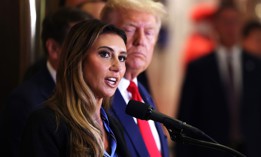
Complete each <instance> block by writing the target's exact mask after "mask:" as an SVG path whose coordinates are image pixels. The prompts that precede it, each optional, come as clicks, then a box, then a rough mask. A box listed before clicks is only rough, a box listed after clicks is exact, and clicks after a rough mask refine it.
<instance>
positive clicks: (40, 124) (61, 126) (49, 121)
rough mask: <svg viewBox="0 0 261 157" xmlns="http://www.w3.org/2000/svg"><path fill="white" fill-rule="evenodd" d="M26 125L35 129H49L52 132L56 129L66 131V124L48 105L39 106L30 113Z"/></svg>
mask: <svg viewBox="0 0 261 157" xmlns="http://www.w3.org/2000/svg"><path fill="white" fill-rule="evenodd" d="M27 127H30V128H31V129H36V130H49V131H51V132H53V133H55V132H57V131H68V130H67V125H66V124H65V121H64V120H63V119H62V118H59V119H58V118H57V116H56V114H55V112H54V111H53V110H52V109H51V108H49V107H46V106H44V107H41V108H39V109H37V110H35V111H34V112H32V114H31V115H30V117H29V119H28V121H27Z"/></svg>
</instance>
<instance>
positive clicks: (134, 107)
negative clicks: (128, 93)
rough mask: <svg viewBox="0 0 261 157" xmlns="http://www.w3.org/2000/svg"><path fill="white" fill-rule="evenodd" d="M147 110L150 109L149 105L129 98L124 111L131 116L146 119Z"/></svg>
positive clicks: (147, 115)
mask: <svg viewBox="0 0 261 157" xmlns="http://www.w3.org/2000/svg"><path fill="white" fill-rule="evenodd" d="M149 110H150V105H148V104H145V103H142V102H139V101H135V100H130V101H129V103H128V105H127V107H126V110H125V112H126V113H127V114H128V115H130V116H132V117H135V118H138V119H142V120H148V119H149V118H148V117H149V112H148V111H149Z"/></svg>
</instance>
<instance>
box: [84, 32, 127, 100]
mask: <svg viewBox="0 0 261 157" xmlns="http://www.w3.org/2000/svg"><path fill="white" fill-rule="evenodd" d="M88 51H89V52H87V56H86V58H85V60H84V63H83V75H84V79H85V82H86V83H87V84H88V85H89V86H90V88H91V90H92V91H93V93H94V95H95V97H96V98H105V97H111V96H112V95H113V94H114V93H115V90H116V89H117V87H118V84H119V82H120V80H121V78H122V77H123V75H124V73H125V70H126V67H125V60H126V57H127V52H126V46H125V43H124V41H123V40H122V38H121V37H120V36H118V35H116V34H112V33H107V34H102V35H100V36H99V37H98V39H97V40H96V42H95V43H94V44H93V46H92V47H91V48H90V49H89V50H88Z"/></svg>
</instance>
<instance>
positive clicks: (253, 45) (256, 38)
mask: <svg viewBox="0 0 261 157" xmlns="http://www.w3.org/2000/svg"><path fill="white" fill-rule="evenodd" d="M260 43H261V23H260V22H259V21H257V20H251V21H247V22H246V24H245V25H244V27H243V30H242V46H243V48H244V49H246V50H247V51H248V52H249V53H251V54H253V55H255V56H257V57H259V58H261V44H260Z"/></svg>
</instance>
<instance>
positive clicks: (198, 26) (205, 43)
mask: <svg viewBox="0 0 261 157" xmlns="http://www.w3.org/2000/svg"><path fill="white" fill-rule="evenodd" d="M216 9H217V8H216V6H213V5H210V4H205V3H201V4H199V5H197V6H195V7H194V8H193V9H192V10H191V15H190V18H191V21H192V22H193V28H194V29H193V31H192V33H191V35H190V36H189V37H188V39H187V42H186V45H185V50H184V61H183V62H184V63H183V64H184V69H186V66H187V65H188V64H189V63H190V62H191V61H193V60H196V59H198V58H200V57H202V56H204V55H206V54H207V53H209V52H211V50H212V49H213V48H214V45H215V40H214V32H213V23H212V17H213V14H214V13H215V11H216Z"/></svg>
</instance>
